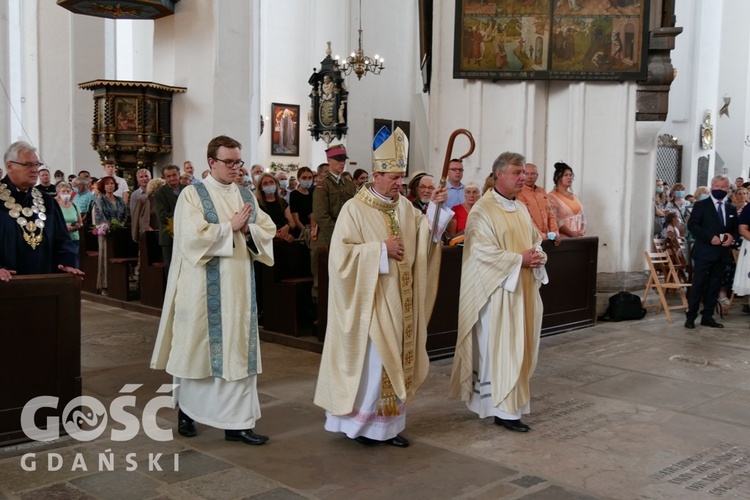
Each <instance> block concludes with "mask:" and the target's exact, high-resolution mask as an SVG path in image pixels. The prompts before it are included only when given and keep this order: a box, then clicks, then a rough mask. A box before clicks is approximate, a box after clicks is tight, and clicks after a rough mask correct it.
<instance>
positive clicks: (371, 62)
mask: <svg viewBox="0 0 750 500" xmlns="http://www.w3.org/2000/svg"><path fill="white" fill-rule="evenodd" d="M384 62H385V59H383V58H382V57H379V56H378V55H377V54H375V57H369V56H366V55H365V52H364V50H362V0H359V45H358V46H357V51H356V52H352V55H350V56H349V57H347V58H346V59H345V60H344V61H343V62H339V56H336V66H337V67H338V68H339V69H340V70H341V72H342V73H344V74H345V75H349V74H351V73H352V72H354V74H355V75H357V79H358V80H361V79H362V77H363V76H364V75H366V74H367V73H368V72H369V73H372V74H373V75H379V74H380V72H381V71H383V69H384V68H385V66H384V65H383V63H384Z"/></svg>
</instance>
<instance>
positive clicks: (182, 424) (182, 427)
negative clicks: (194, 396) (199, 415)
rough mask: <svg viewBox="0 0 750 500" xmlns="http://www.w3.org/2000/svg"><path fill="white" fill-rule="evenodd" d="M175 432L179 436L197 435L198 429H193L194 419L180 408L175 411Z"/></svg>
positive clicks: (189, 436)
mask: <svg viewBox="0 0 750 500" xmlns="http://www.w3.org/2000/svg"><path fill="white" fill-rule="evenodd" d="M177 432H178V434H179V435H180V436H184V437H187V438H191V437H195V436H197V435H198V431H197V430H196V429H195V420H193V419H192V418H190V417H188V416H187V415H185V414H184V413H183V412H182V410H179V411H178V412H177Z"/></svg>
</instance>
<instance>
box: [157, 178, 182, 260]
mask: <svg viewBox="0 0 750 500" xmlns="http://www.w3.org/2000/svg"><path fill="white" fill-rule="evenodd" d="M161 176H162V177H164V180H165V181H166V184H164V186H162V187H161V188H159V190H157V191H156V192H155V193H154V203H155V204H156V214H157V215H158V216H159V245H160V246H161V252H162V255H163V256H164V268H165V271H166V272H167V273H169V264H170V263H171V262H172V235H173V234H174V228H173V226H172V221H173V220H174V209H175V207H176V206H177V197H178V196H179V195H180V192H181V191H182V189H183V188H184V187H185V186H183V185H182V184H180V167H178V166H177V165H173V164H170V165H167V166H166V167H164V168H163V169H162V171H161Z"/></svg>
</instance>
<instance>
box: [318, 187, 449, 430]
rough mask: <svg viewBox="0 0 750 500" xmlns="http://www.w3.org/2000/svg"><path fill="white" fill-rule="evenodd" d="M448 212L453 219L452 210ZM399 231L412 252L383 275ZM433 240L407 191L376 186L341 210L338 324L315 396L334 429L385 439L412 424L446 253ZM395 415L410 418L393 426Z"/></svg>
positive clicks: (335, 264) (333, 261)
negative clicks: (410, 409) (389, 192)
mask: <svg viewBox="0 0 750 500" xmlns="http://www.w3.org/2000/svg"><path fill="white" fill-rule="evenodd" d="M444 212H445V213H446V214H447V217H446V219H448V220H449V218H450V215H451V212H450V211H449V210H447V209H445V210H444ZM442 213H443V212H441V215H442ZM441 221H442V217H441ZM446 224H447V221H446ZM394 234H395V235H398V236H399V237H400V238H401V239H402V240H403V244H404V259H403V261H402V262H400V263H399V262H398V261H396V260H395V259H387V264H386V265H385V267H386V268H387V272H386V273H385V274H381V273H383V272H384V271H386V269H384V268H383V266H382V264H381V257H382V255H383V254H382V253H381V252H382V249H383V247H384V244H383V242H384V241H385V240H386V239H388V238H389V237H390V236H392V235H394ZM432 241H433V239H432V238H431V237H430V225H429V222H428V219H427V217H426V216H425V215H423V214H422V213H421V212H419V211H418V210H417V209H415V208H414V207H413V206H412V204H411V203H410V202H409V201H408V200H407V199H406V198H404V197H401V196H399V197H398V198H397V199H396V200H394V201H392V202H391V201H386V200H384V199H383V198H381V197H379V196H378V195H376V194H375V193H374V192H373V191H372V190H371V188H370V187H369V186H366V187H364V188H363V189H361V190H360V191H359V192H358V193H357V194H356V196H355V197H354V198H353V199H351V200H350V201H348V202H347V203H346V204H345V205H344V207H343V209H342V210H341V213H340V215H339V217H338V220H337V221H336V228H335V230H334V232H333V238H332V240H331V249H330V255H329V259H328V273H329V279H330V286H329V298H328V329H327V331H326V340H325V345H324V347H323V357H322V360H321V365H320V374H319V376H318V383H317V388H316V391H315V400H314V401H315V404H316V405H318V406H320V407H322V408H324V409H325V410H327V412H328V415H327V417H328V419H327V422H326V429H327V430H329V431H334V432H336V431H339V432H345V433H346V434H347V435H348V436H349V437H351V438H354V437H358V436H365V437H369V438H372V439H379V440H385V439H390V438H393V437H395V436H396V435H397V434H398V432H399V431H400V430H403V427H404V426H405V409H406V408H405V404H404V403H406V402H407V401H409V400H410V399H411V397H412V396H413V395H414V393H415V392H416V391H417V389H418V388H419V387H420V386H421V385H422V383H423V382H424V380H425V378H426V377H427V372H428V369H429V359H428V357H427V350H426V340H427V323H428V321H429V318H430V315H431V314H432V307H433V305H434V302H435V296H436V293H437V281H438V273H439V270H440V255H441V254H440V248H439V245H437V247H436V248H435V251H433V253H432V256H431V259H430V261H429V262H428V258H427V255H428V248H429V246H430V245H433V243H432ZM383 260H385V259H383ZM337 419H338V423H336V422H333V423H332V422H331V421H332V420H334V421H336V420H337ZM393 420H400V423H399V424H397V425H396V426H395V427H394V426H393V425H390V426H389V423H390V422H392V421H393Z"/></svg>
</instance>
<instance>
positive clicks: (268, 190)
mask: <svg viewBox="0 0 750 500" xmlns="http://www.w3.org/2000/svg"><path fill="white" fill-rule="evenodd" d="M263 192H264V193H266V194H274V193H275V192H276V184H269V185H268V186H263Z"/></svg>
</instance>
